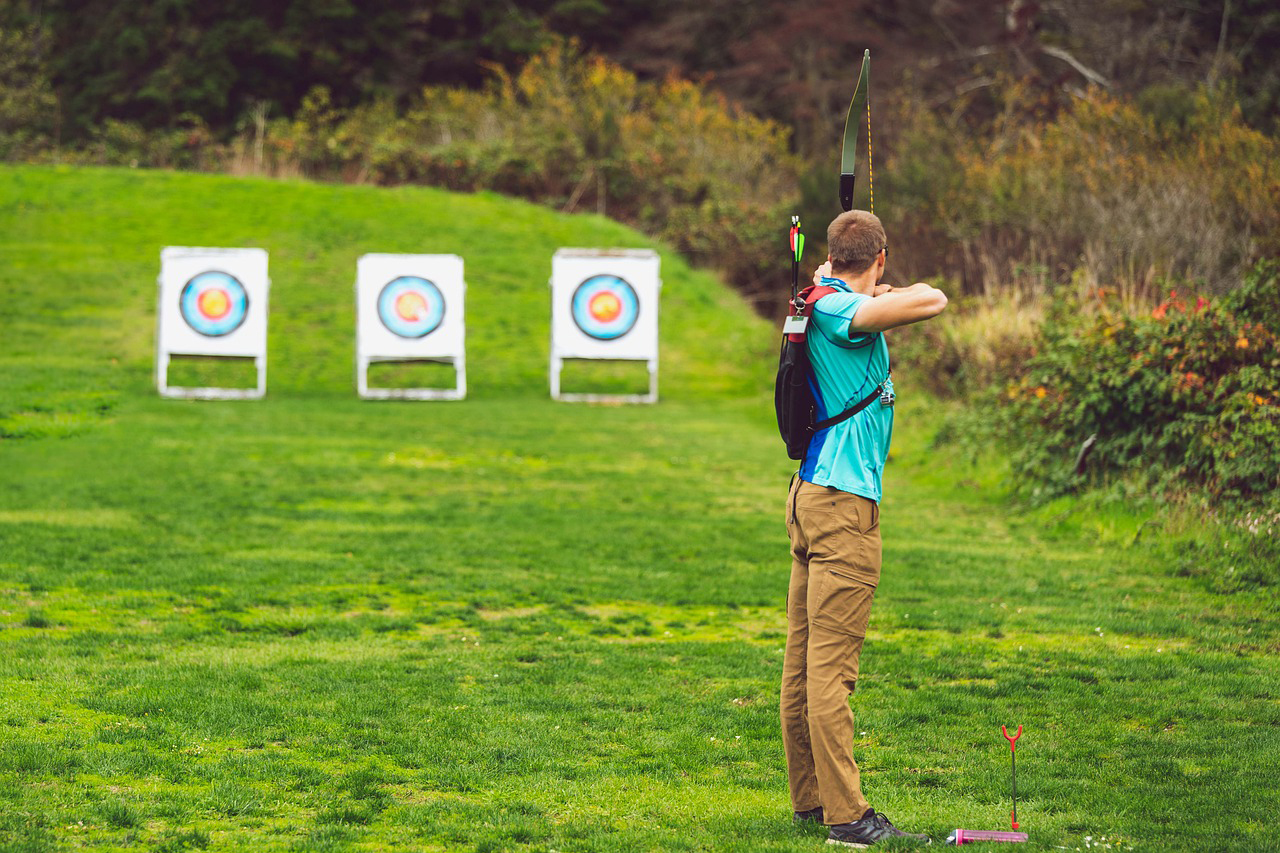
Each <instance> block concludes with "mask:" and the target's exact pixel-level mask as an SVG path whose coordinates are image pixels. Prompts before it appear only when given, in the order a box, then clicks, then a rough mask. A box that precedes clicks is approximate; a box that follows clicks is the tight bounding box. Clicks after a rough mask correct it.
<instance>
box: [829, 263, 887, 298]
mask: <svg viewBox="0 0 1280 853" xmlns="http://www.w3.org/2000/svg"><path fill="white" fill-rule="evenodd" d="M831 277H832V278H838V279H840V280H841V281H843V282H844V283H845V284H846V285H848V287H849V289H850V290H852V291H853V292H854V293H861V294H864V295H866V296H871V295H873V294H874V293H875V288H876V281H877V280H878V279H879V277H880V265H879V264H872V265H871V267H870V268H869V269H867V270H865V271H863V272H861V273H856V274H855V273H850V272H845V271H843V270H832V271H831Z"/></svg>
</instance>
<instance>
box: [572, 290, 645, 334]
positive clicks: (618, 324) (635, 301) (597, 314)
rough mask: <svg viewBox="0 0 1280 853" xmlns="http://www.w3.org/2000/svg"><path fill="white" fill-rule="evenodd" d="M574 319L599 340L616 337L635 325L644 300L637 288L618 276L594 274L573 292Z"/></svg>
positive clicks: (583, 330)
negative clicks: (637, 293) (637, 292)
mask: <svg viewBox="0 0 1280 853" xmlns="http://www.w3.org/2000/svg"><path fill="white" fill-rule="evenodd" d="M572 313H573V322H574V324H575V325H577V327H578V328H579V329H581V330H582V333H583V334H585V335H588V336H590V337H592V338H595V339H596V340H599V341H612V340H616V339H618V338H620V337H622V336H623V335H625V334H626V333H627V332H629V331H631V329H632V328H634V327H635V324H636V319H637V318H638V317H639V316H640V300H639V298H638V297H637V296H636V291H635V288H633V287H632V286H631V285H630V284H628V283H627V282H626V281H625V280H624V279H622V278H619V277H618V276H616V275H594V276H592V277H591V278H589V279H587V280H586V281H584V282H583V283H582V284H580V285H578V289H577V290H575V291H574V293H573V309H572Z"/></svg>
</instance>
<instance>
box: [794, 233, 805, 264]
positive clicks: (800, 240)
mask: <svg viewBox="0 0 1280 853" xmlns="http://www.w3.org/2000/svg"><path fill="white" fill-rule="evenodd" d="M803 254H804V235H803V234H797V235H796V263H797V264H798V263H800V257H801V256H802V255H803Z"/></svg>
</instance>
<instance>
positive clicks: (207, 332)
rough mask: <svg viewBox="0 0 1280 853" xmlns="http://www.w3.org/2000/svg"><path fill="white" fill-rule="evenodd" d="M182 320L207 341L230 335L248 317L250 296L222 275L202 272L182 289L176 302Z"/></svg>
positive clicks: (225, 275) (234, 278) (238, 282)
mask: <svg viewBox="0 0 1280 853" xmlns="http://www.w3.org/2000/svg"><path fill="white" fill-rule="evenodd" d="M178 306H179V310H180V311H181V313H182V319H183V320H186V322H187V325H188V326H190V327H191V328H192V329H195V330H196V331H197V332H199V333H200V334H202V335H204V336H205V337H209V338H220V337H222V336H223V335H229V334H231V333H232V332H234V331H235V330H236V329H238V328H240V326H241V324H242V323H244V318H245V317H247V316H248V314H249V294H248V293H247V292H246V291H245V289H244V285H243V284H241V283H240V280H239V279H238V278H236V277H235V276H233V275H230V274H229V273H225V272H218V271H211V272H202V273H200V274H199V275H197V276H195V277H194V278H192V279H191V280H190V281H188V282H187V283H186V285H185V286H184V287H183V288H182V295H181V296H180V297H179V300H178Z"/></svg>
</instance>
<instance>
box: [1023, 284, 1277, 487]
mask: <svg viewBox="0 0 1280 853" xmlns="http://www.w3.org/2000/svg"><path fill="white" fill-rule="evenodd" d="M1115 301H1116V297H1115V294H1114V292H1108V291H1099V292H1098V293H1097V295H1096V297H1095V299H1094V301H1093V303H1092V304H1091V305H1081V304H1078V303H1075V302H1072V301H1069V300H1068V301H1064V302H1062V303H1060V304H1059V307H1058V308H1057V309H1056V310H1055V311H1053V312H1052V313H1051V315H1050V317H1049V318H1048V320H1047V321H1046V322H1045V324H1044V326H1043V327H1042V331H1041V337H1040V341H1039V344H1038V348H1037V353H1036V355H1035V356H1034V357H1033V358H1032V359H1031V361H1030V364H1029V369H1028V370H1027V372H1026V374H1025V375H1024V376H1023V378H1021V379H1020V380H1018V381H1016V382H1014V383H1012V384H1011V385H1010V386H1009V387H1008V389H1007V393H1006V402H1007V403H1008V408H1009V414H1010V418H1009V420H1008V426H1009V428H1010V438H1012V439H1013V440H1014V441H1015V443H1016V444H1017V446H1018V451H1017V453H1016V456H1015V457H1014V469H1015V472H1016V474H1017V476H1018V478H1019V481H1020V485H1021V486H1022V487H1023V488H1024V489H1026V490H1028V491H1030V492H1032V493H1033V494H1035V493H1038V494H1041V495H1044V494H1056V493H1060V492H1062V491H1064V490H1066V489H1069V488H1071V487H1072V486H1073V485H1074V484H1076V483H1077V482H1078V479H1077V478H1076V477H1075V475H1074V473H1073V462H1074V461H1075V458H1076V453H1077V451H1078V450H1079V449H1080V448H1081V447H1082V445H1083V443H1084V442H1085V441H1086V439H1088V438H1089V437H1090V436H1094V437H1095V442H1094V444H1093V446H1092V449H1091V453H1090V454H1089V456H1088V458H1087V462H1086V467H1087V470H1088V472H1089V474H1090V476H1091V477H1093V478H1094V479H1095V480H1098V479H1107V478H1113V477H1116V476H1126V477H1133V478H1136V479H1137V480H1139V481H1141V482H1143V483H1145V484H1147V485H1148V486H1150V487H1152V488H1154V489H1157V490H1158V491H1160V492H1161V493H1164V494H1176V493H1180V492H1182V493H1185V492H1188V491H1204V492H1207V493H1208V494H1209V495H1212V496H1214V497H1215V498H1219V499H1221V498H1225V499H1230V500H1234V501H1239V502H1244V503H1256V502H1260V501H1263V500H1265V499H1267V498H1268V497H1269V496H1272V495H1273V494H1274V492H1275V490H1276V489H1277V488H1278V487H1280V349H1278V348H1277V345H1278V344H1280V322H1277V319H1278V318H1277V316H1276V315H1277V313H1280V308H1277V307H1276V306H1277V305H1278V304H1280V263H1276V262H1264V263H1260V264H1259V265H1258V266H1257V267H1256V268H1255V269H1254V270H1253V272H1252V273H1251V274H1250V276H1249V277H1248V279H1247V280H1246V282H1245V283H1244V285H1243V286H1242V287H1241V288H1240V289H1239V290H1237V291H1236V292H1234V293H1232V294H1230V295H1229V296H1227V297H1225V298H1223V299H1221V300H1218V301H1213V302H1211V301H1210V300H1208V299H1206V298H1204V297H1202V296H1201V297H1186V298H1184V297H1182V296H1179V295H1178V294H1177V293H1176V292H1173V293H1170V296H1169V298H1168V299H1166V300H1165V301H1164V302H1162V303H1161V304H1160V305H1159V306H1157V307H1156V309H1155V310H1154V311H1153V312H1152V313H1151V314H1150V315H1149V316H1130V315H1127V314H1126V313H1124V312H1123V311H1121V310H1119V309H1118V308H1117V306H1116V305H1115Z"/></svg>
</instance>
